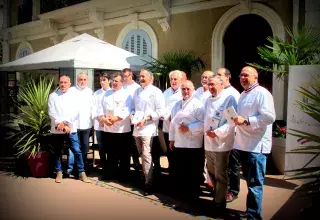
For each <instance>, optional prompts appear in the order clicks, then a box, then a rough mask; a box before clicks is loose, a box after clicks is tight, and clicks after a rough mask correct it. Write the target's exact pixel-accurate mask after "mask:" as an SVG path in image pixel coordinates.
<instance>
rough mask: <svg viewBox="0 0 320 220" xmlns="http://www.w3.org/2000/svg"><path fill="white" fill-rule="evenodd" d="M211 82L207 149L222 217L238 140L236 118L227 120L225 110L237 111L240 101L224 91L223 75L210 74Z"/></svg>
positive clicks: (207, 122)
mask: <svg viewBox="0 0 320 220" xmlns="http://www.w3.org/2000/svg"><path fill="white" fill-rule="evenodd" d="M208 86H209V91H210V93H211V94H212V96H211V97H209V98H208V99H207V101H206V104H205V119H204V131H205V135H204V149H205V155H206V159H207V170H208V173H209V176H210V180H211V181H212V182H213V183H214V186H215V190H214V191H215V195H214V203H215V207H214V208H215V214H216V215H217V217H218V215H223V213H224V211H225V209H226V198H225V195H226V193H227V188H228V160H229V154H230V151H231V150H232V148H233V143H234V123H233V121H232V120H229V122H228V121H227V118H226V117H225V116H224V111H226V109H228V108H232V107H233V110H234V112H235V110H236V109H237V101H236V99H235V98H234V97H233V96H232V95H228V94H225V93H223V87H224V85H223V80H222V78H221V77H220V76H218V75H215V76H210V77H209V79H208ZM220 217H221V216H220Z"/></svg>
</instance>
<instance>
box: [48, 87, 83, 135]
mask: <svg viewBox="0 0 320 220" xmlns="http://www.w3.org/2000/svg"><path fill="white" fill-rule="evenodd" d="M48 112H49V116H50V119H51V133H55V134H63V132H60V131H57V130H56V127H57V125H58V124H59V123H61V122H66V123H67V124H68V126H69V127H70V129H71V133H74V132H77V119H78V116H79V102H78V99H77V94H76V93H75V91H72V90H70V89H68V91H67V92H65V93H62V92H61V91H60V90H58V91H56V92H53V93H51V94H50V95H49V100H48Z"/></svg>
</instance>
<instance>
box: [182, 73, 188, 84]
mask: <svg viewBox="0 0 320 220" xmlns="http://www.w3.org/2000/svg"><path fill="white" fill-rule="evenodd" d="M181 74H182V79H181V81H182V82H184V81H186V80H187V79H188V78H187V74H186V73H185V72H184V71H181Z"/></svg>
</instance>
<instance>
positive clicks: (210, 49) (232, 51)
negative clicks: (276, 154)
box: [0, 0, 319, 119]
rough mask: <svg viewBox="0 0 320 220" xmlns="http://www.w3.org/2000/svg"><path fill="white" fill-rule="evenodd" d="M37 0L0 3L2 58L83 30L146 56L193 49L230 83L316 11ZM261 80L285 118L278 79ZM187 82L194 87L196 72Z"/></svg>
mask: <svg viewBox="0 0 320 220" xmlns="http://www.w3.org/2000/svg"><path fill="white" fill-rule="evenodd" d="M41 2H42V1H40V0H2V1H1V4H2V8H1V10H2V13H0V15H2V17H3V24H2V31H1V35H2V37H3V42H2V44H3V62H9V61H13V60H15V59H18V58H21V57H23V56H26V55H28V54H31V53H33V52H36V51H39V50H42V49H44V48H47V47H50V46H53V45H55V44H57V43H60V42H62V41H65V40H67V39H71V38H73V37H74V36H77V35H79V34H82V33H88V34H90V35H92V36H95V37H98V38H100V39H102V40H104V41H106V42H108V43H111V44H114V45H116V46H118V47H121V48H123V49H126V50H128V51H131V52H133V53H136V54H138V55H140V56H143V57H145V59H146V60H148V59H150V56H152V57H154V58H159V57H160V56H161V55H162V54H164V53H166V52H171V51H179V50H188V51H193V52H194V53H195V54H196V55H197V56H200V57H201V58H202V59H203V60H204V61H205V63H206V64H207V69H212V70H213V71H216V69H218V68H219V67H224V66H225V67H227V68H229V69H230V70H231V72H232V79H233V81H232V82H233V83H234V84H235V86H236V87H237V86H239V84H237V83H238V81H239V78H238V77H237V76H238V75H239V73H240V70H241V67H243V66H244V65H246V63H248V62H258V61H259V57H258V56H257V54H256V47H257V46H261V45H263V44H265V43H266V40H265V39H266V37H267V36H278V37H280V38H282V39H285V38H286V37H287V36H286V32H285V28H286V27H289V28H293V29H294V30H295V29H297V28H298V27H299V25H303V24H304V23H306V22H309V23H312V22H313V21H314V20H316V19H317V18H318V17H317V16H318V15H317V14H318V13H317V12H318V11H319V3H318V1H316V0H309V1H308V0H256V1H251V0H135V1H132V0H91V1H79V2H80V3H78V4H75V5H72V6H69V7H64V8H60V9H57V10H53V11H50V12H46V13H42V12H41V10H43V9H42V8H41ZM22 8H23V10H22ZM315 9H316V10H315ZM308 19H309V20H308ZM261 77H262V79H260V82H261V83H262V84H263V85H264V86H266V87H267V88H268V89H269V90H271V91H272V93H274V94H277V96H275V106H276V113H277V118H278V119H284V118H285V115H284V114H285V112H284V110H283V109H284V101H285V99H286V98H285V96H286V95H285V86H284V83H283V81H279V80H277V79H276V77H275V76H274V75H272V74H270V75H266V76H261ZM192 80H193V81H194V83H195V84H196V85H199V84H200V73H193V74H192Z"/></svg>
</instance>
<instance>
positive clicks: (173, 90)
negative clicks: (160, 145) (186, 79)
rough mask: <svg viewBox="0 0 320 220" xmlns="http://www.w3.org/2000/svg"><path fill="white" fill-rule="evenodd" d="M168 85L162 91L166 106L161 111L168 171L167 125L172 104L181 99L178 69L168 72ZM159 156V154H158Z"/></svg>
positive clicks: (169, 151) (169, 156) (169, 150)
mask: <svg viewBox="0 0 320 220" xmlns="http://www.w3.org/2000/svg"><path fill="white" fill-rule="evenodd" d="M169 79H170V87H169V88H168V89H166V90H165V91H164V92H163V96H164V99H165V104H166V107H165V109H164V112H163V117H161V119H162V120H163V127H162V131H163V135H164V140H165V143H166V146H167V158H168V170H169V173H170V163H171V160H172V159H171V153H172V152H171V149H170V147H169V126H170V115H171V109H172V108H173V106H174V105H175V104H176V103H177V102H178V101H180V100H181V99H182V94H181V89H180V86H181V81H182V72H181V71H180V70H174V71H171V72H170V73H169ZM159 156H160V155H159Z"/></svg>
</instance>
